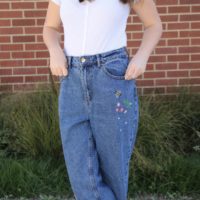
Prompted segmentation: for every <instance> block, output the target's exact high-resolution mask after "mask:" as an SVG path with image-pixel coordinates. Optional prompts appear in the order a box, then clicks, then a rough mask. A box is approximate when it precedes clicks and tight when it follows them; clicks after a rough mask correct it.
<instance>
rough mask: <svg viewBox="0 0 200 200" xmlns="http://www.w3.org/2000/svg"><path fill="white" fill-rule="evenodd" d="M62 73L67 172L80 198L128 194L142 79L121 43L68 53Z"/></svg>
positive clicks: (115, 199) (116, 199)
mask: <svg viewBox="0 0 200 200" xmlns="http://www.w3.org/2000/svg"><path fill="white" fill-rule="evenodd" d="M66 58H67V63H68V74H67V75H66V76H60V88H59V97H58V98H59V100H58V104H59V105H58V110H59V123H60V135H61V140H62V148H63V154H64V159H65V164H66V169H67V173H68V176H69V180H70V183H71V187H72V190H73V192H74V196H75V198H76V200H127V196H128V195H127V194H128V177H129V161H130V158H131V154H132V152H133V149H134V144H135V140H136V135H137V130H138V121H139V120H138V118H139V109H138V107H139V106H138V94H137V88H136V80H135V79H131V80H126V79H125V71H126V69H127V67H128V64H129V61H130V59H129V58H130V57H129V54H128V51H127V48H126V47H125V46H124V47H121V48H118V49H114V50H111V51H107V52H104V53H100V54H95V55H86V56H66Z"/></svg>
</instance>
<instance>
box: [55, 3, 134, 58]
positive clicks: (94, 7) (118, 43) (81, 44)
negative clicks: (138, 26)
mask: <svg viewBox="0 0 200 200" xmlns="http://www.w3.org/2000/svg"><path fill="white" fill-rule="evenodd" d="M52 1H53V2H54V3H56V4H57V5H59V6H60V17H61V21H62V24H63V29H64V52H65V54H66V55H69V56H83V55H94V54H98V53H103V52H106V51H110V50H114V49H117V48H120V47H123V46H126V45H127V35H126V24H127V19H128V16H129V13H130V10H131V8H130V5H129V4H128V3H127V4H123V3H122V2H120V1H119V0H94V1H91V2H89V1H84V2H82V3H80V2H79V0H52Z"/></svg>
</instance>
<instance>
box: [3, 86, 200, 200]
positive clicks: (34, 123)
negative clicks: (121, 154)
mask: <svg viewBox="0 0 200 200" xmlns="http://www.w3.org/2000/svg"><path fill="white" fill-rule="evenodd" d="M0 102H1V104H0V159H1V160H0V197H1V196H2V197H3V196H5V195H9V194H13V195H14V196H17V197H20V196H25V197H31V196H37V197H38V195H39V194H44V195H53V196H57V195H72V191H71V188H70V184H69V180H68V176H67V173H66V168H65V165H64V158H63V153H62V147H61V140H60V133H59V125H58V92H56V90H55V89H54V90H50V91H46V92H45V91H44V90H40V91H36V92H35V93H17V94H8V95H2V96H1V97H0ZM199 102H200V94H186V93H184V92H183V93H180V94H179V95H178V96H177V98H174V99H173V100H172V99H171V100H170V99H167V98H166V99H165V98H156V99H155V98H153V97H152V96H149V97H140V102H139V103H140V105H139V106H140V108H139V110H140V121H139V129H138V135H137V140H136V145H135V148H134V153H133V154H132V158H131V163H130V176H129V196H130V197H132V196H134V195H135V194H138V193H139V194H140V193H141V194H143V193H145V192H147V193H149V194H157V193H158V194H163V195H164V194H165V195H168V198H171V197H169V196H170V195H171V196H172V198H178V197H177V196H176V197H174V196H175V195H173V194H180V195H189V196H192V195H198V194H200V186H199V185H200V184H198V182H199V180H200V151H199V147H200V134H199V133H200V105H199ZM169 194H170V195H169ZM137 198H139V196H138V197H137ZM152 198H153V197H152ZM155 198H156V197H155Z"/></svg>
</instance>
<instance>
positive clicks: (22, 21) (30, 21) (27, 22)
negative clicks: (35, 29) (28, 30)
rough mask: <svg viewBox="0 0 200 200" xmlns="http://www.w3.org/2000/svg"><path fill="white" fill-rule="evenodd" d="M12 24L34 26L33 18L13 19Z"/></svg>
mask: <svg viewBox="0 0 200 200" xmlns="http://www.w3.org/2000/svg"><path fill="white" fill-rule="evenodd" d="M12 24H13V26H34V25H35V20H34V19H13V20H12Z"/></svg>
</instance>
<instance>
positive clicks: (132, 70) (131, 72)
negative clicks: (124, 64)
mask: <svg viewBox="0 0 200 200" xmlns="http://www.w3.org/2000/svg"><path fill="white" fill-rule="evenodd" d="M135 76H136V66H135V65H134V64H133V65H129V66H128V68H127V70H126V73H125V79H126V80H130V79H133V78H135Z"/></svg>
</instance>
